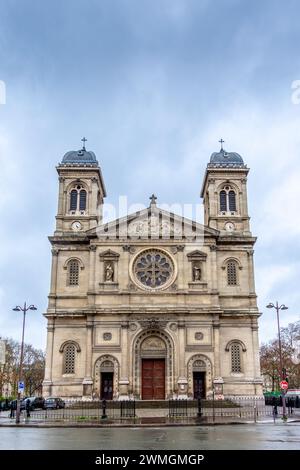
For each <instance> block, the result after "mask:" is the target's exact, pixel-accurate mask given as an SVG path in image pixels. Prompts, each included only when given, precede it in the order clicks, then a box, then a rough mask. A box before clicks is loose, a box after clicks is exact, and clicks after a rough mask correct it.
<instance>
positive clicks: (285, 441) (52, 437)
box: [0, 423, 300, 450]
mask: <svg viewBox="0 0 300 470" xmlns="http://www.w3.org/2000/svg"><path fill="white" fill-rule="evenodd" d="M0 449H1V450H4V449H6V450H26V449H34V450H45V449H65V450H68V449H72V450H73V449H82V450H84V449H86V450H116V449H120V450H124V449H126V450H130V449H138V450H159V449H164V450H166V449H170V450H176V449H186V450H215V449H217V450H223V449H224V450H225V449H235V450H246V449H252V450H253V449H257V450H299V449H300V423H287V424H285V423H276V424H256V425H255V424H241V425H225V426H223V425H221V426H199V427H197V426H190V427H169V428H167V427H157V428H106V429H104V428H81V429H79V428H24V427H22V428H15V427H11V428H10V427H1V428H0Z"/></svg>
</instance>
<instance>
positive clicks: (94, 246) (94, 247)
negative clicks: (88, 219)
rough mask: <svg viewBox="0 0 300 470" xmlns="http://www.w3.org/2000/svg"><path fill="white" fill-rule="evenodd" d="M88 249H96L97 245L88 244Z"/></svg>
mask: <svg viewBox="0 0 300 470" xmlns="http://www.w3.org/2000/svg"><path fill="white" fill-rule="evenodd" d="M89 250H90V251H96V250H97V245H90V246H89Z"/></svg>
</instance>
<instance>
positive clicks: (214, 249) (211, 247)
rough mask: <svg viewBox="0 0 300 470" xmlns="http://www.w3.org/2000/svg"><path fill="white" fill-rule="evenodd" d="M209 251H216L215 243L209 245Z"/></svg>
mask: <svg viewBox="0 0 300 470" xmlns="http://www.w3.org/2000/svg"><path fill="white" fill-rule="evenodd" d="M209 249H210V251H217V249H218V248H217V245H210V247H209Z"/></svg>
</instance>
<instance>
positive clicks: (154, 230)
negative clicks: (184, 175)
mask: <svg viewBox="0 0 300 470" xmlns="http://www.w3.org/2000/svg"><path fill="white" fill-rule="evenodd" d="M87 234H88V235H89V236H97V237H98V238H102V239H103V238H104V239H111V238H119V239H131V240H132V239H133V240H134V239H192V240H194V239H196V238H199V239H200V238H203V237H204V236H205V237H207V236H210V237H217V236H218V235H219V232H218V230H214V229H211V228H209V227H206V226H204V225H202V224H199V223H198V222H195V221H193V220H191V219H187V218H186V217H182V216H180V215H177V214H174V213H172V212H169V211H166V210H163V209H159V208H158V207H156V206H150V207H149V208H147V209H143V210H141V211H138V212H135V213H133V214H129V215H128V216H125V217H121V218H119V219H116V220H113V221H111V222H108V223H106V224H101V225H99V226H98V227H95V228H94V229H92V230H89V231H88V232H87Z"/></svg>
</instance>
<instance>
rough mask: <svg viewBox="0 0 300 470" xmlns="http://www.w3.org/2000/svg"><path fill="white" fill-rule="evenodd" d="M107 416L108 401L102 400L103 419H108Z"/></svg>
mask: <svg viewBox="0 0 300 470" xmlns="http://www.w3.org/2000/svg"><path fill="white" fill-rule="evenodd" d="M106 418H107V414H106V400H102V416H101V419H106Z"/></svg>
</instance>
